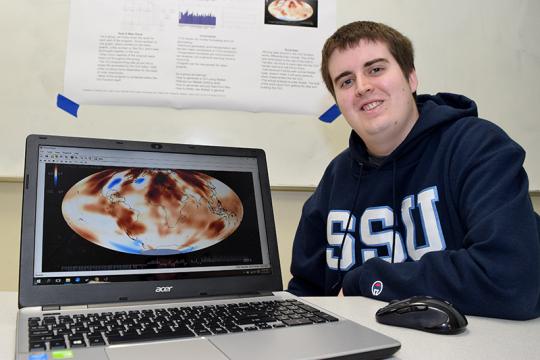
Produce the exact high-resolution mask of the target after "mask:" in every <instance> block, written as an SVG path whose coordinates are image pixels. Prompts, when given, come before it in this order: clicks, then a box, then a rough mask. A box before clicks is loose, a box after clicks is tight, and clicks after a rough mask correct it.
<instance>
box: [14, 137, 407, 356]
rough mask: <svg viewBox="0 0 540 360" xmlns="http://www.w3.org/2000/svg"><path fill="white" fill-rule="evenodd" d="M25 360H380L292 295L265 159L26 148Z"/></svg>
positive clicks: (231, 151) (353, 331)
mask: <svg viewBox="0 0 540 360" xmlns="http://www.w3.org/2000/svg"><path fill="white" fill-rule="evenodd" d="M19 274H20V276H19V312H18V318H17V321H18V323H17V343H16V355H15V358H16V359H24V360H27V359H28V360H49V359H78V360H86V359H92V360H100V359H108V360H123V359H126V360H137V359H150V358H152V359H173V358H195V359H255V358H256V359H320V358H336V359H337V358H344V359H345V358H346V359H353V358H359V359H362V358H366V359H374V358H384V357H388V356H390V355H391V354H393V353H394V352H396V351H397V350H398V349H399V348H400V343H399V342H398V341H396V340H394V339H391V338H389V337H386V336H384V335H382V334H379V333H377V332H375V331H372V330H370V329H367V328H365V327H363V326H360V325H359V324H357V323H355V322H352V321H350V320H347V319H344V318H342V317H340V316H338V315H335V314H332V313H330V312H328V311H326V310H324V309H321V308H319V307H317V306H315V305H313V304H310V303H308V302H306V301H305V300H303V299H299V298H296V297H295V296H293V295H291V294H289V293H287V292H284V291H282V290H283V289H282V280H281V271H280V263H279V256H278V246H277V240H276V232H275V226H274V219H273V213H272V204H271V193H270V185H269V180H268V172H267V165H266V159H265V154H264V151H263V150H261V149H247V148H231V147H214V146H199V145H181V144H167V143H150V142H139V141H120V140H107V139H90V138H75V137H63V136H46V135H30V136H28V138H27V142H26V157H25V169H24V192H23V214H22V233H21V258H20V272H19Z"/></svg>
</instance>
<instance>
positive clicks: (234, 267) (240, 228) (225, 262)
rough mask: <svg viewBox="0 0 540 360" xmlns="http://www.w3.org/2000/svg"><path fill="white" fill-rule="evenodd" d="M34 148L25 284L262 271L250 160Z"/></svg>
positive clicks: (263, 243)
mask: <svg viewBox="0 0 540 360" xmlns="http://www.w3.org/2000/svg"><path fill="white" fill-rule="evenodd" d="M38 152H39V155H38V161H39V163H38V169H37V189H36V190H37V191H36V197H37V198H36V208H35V211H36V212H35V242H34V264H33V265H34V266H33V269H34V271H33V285H77V284H94V283H95V284H99V283H110V282H130V281H156V280H176V279H190V278H191V279H194V278H203V277H215V276H234V275H246V274H249V275H254V274H261V275H263V274H268V273H270V272H271V266H270V259H269V252H268V243H267V238H266V231H265V217H264V213H263V205H262V199H261V192H260V189H261V186H260V183H259V182H260V179H259V174H258V164H257V159H256V158H254V157H242V156H221V155H207V154H183V153H173V152H156V151H134V150H119V149H116V150H115V149H103V148H98V149H92V148H86V147H70V146H50V145H40V146H39V150H38Z"/></svg>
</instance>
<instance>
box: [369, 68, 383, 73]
mask: <svg viewBox="0 0 540 360" xmlns="http://www.w3.org/2000/svg"><path fill="white" fill-rule="evenodd" d="M383 70H384V69H383V68H382V67H374V68H373V69H371V70H370V71H369V72H370V73H371V74H378V73H380V72H381V71H383Z"/></svg>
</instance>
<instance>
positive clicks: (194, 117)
mask: <svg viewBox="0 0 540 360" xmlns="http://www.w3.org/2000/svg"><path fill="white" fill-rule="evenodd" d="M74 1H76V0H74ZM114 1H117V0H114ZM320 1H332V0H320ZM336 4H337V13H338V19H337V23H338V25H343V24H346V23H348V22H351V21H355V20H372V21H381V22H385V23H387V24H388V25H390V26H393V27H395V28H396V29H398V30H399V31H401V32H403V33H404V34H406V35H407V36H409V38H410V39H411V40H412V41H413V44H414V45H415V50H416V69H417V73H418V77H419V90H418V93H436V92H441V91H444V92H457V93H461V94H464V95H466V96H468V97H470V98H472V99H474V100H475V101H476V102H477V104H478V107H479V113H480V116H481V117H483V118H486V119H489V120H491V121H493V122H495V123H497V124H498V125H499V126H501V127H502V128H503V129H504V130H505V131H507V132H508V133H509V134H510V136H511V137H512V138H513V139H515V140H516V141H517V142H518V143H520V144H521V145H522V146H523V147H524V148H525V149H526V151H527V159H526V163H525V167H526V169H527V171H528V174H529V178H530V183H531V185H530V188H531V190H537V191H538V190H540V161H539V160H540V159H539V157H540V151H539V150H540V121H538V117H539V116H538V115H537V112H538V111H537V109H536V106H535V105H536V103H538V102H539V101H538V98H539V94H540V91H539V90H540V85H539V84H540V41H539V40H540V39H539V35H538V34H540V21H538V19H539V18H540V2H538V1H534V0H530V1H529V0H516V1H511V2H510V1H503V0H496V1H488V0H478V1H466V0H455V1H451V2H450V1H430V2H426V1H421V0H409V1H406V2H405V1H399V0H386V1H379V2H368V1H359V0H336ZM2 7H3V9H2V11H1V12H0V39H1V41H2V44H3V48H4V50H3V52H2V56H0V69H2V85H1V94H0V117H1V119H2V123H3V124H4V130H3V131H1V132H0V141H1V144H2V148H1V150H2V151H0V178H3V179H6V178H21V177H22V172H23V162H24V139H25V137H26V136H27V135H28V134H30V133H43V134H53V135H73V136H85V137H104V138H115V139H126V140H148V141H159V142H174V143H192V144H209V145H224V146H243V147H244V146H245V147H257V148H262V149H264V150H265V151H266V155H267V158H268V167H269V173H270V182H271V185H272V186H273V187H274V188H280V187H284V188H312V187H314V186H316V184H317V183H318V181H319V179H320V177H321V176H322V173H323V171H324V169H325V168H326V166H327V164H328V162H330V161H331V159H332V158H334V157H335V156H336V155H337V154H338V153H339V152H341V151H342V150H343V149H345V148H346V147H347V144H348V137H349V133H350V128H349V127H348V125H347V124H346V122H345V120H344V119H343V118H342V117H340V118H338V119H337V120H336V121H335V122H334V123H332V124H325V123H322V122H320V121H319V120H318V119H317V116H315V115H288V114H274V113H250V112H242V111H219V110H205V109H200V110H198V109H192V110H176V109H170V108H158V107H155V108H152V107H142V106H141V107H134V106H133V107H128V106H125V107H122V106H95V105H94V106H89V105H83V106H81V108H80V109H79V117H78V118H74V117H72V116H70V115H69V114H67V113H65V112H63V111H61V110H59V109H58V108H57V107H56V96H57V94H58V93H62V90H63V71H64V59H65V49H66V42H67V31H68V17H69V1H68V0H48V1H33V0H17V1H7V0H6V1H4V4H3V6H2Z"/></svg>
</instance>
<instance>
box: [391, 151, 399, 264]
mask: <svg viewBox="0 0 540 360" xmlns="http://www.w3.org/2000/svg"><path fill="white" fill-rule="evenodd" d="M396 173H397V171H396V160H395V159H394V160H393V161H392V213H393V216H394V221H393V225H392V264H393V263H394V254H395V253H396V252H395V249H396V228H397V226H398V224H397V222H398V216H397V211H398V209H397V207H396V205H397V200H396V176H397V175H396Z"/></svg>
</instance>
